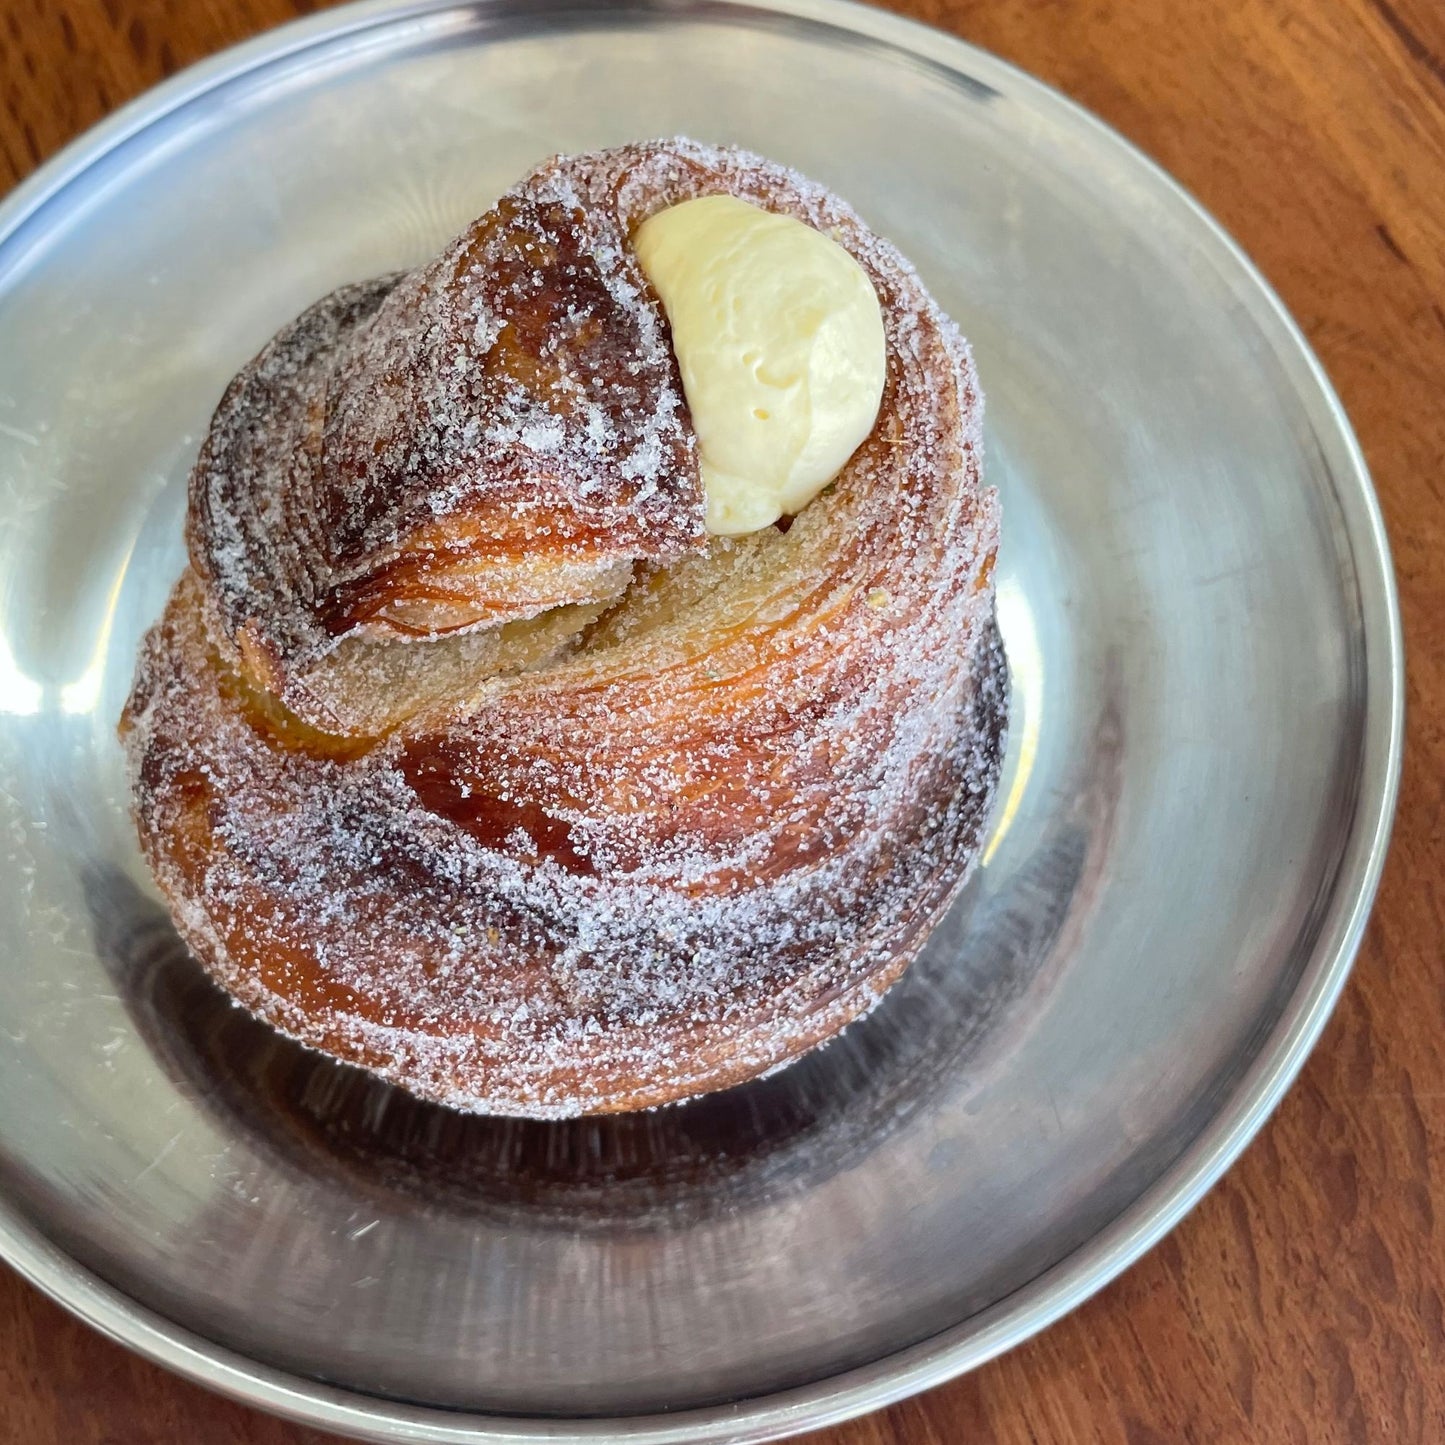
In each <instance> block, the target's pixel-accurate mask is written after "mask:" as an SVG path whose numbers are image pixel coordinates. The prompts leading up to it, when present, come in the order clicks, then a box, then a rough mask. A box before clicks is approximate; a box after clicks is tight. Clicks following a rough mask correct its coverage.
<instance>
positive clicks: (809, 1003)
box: [124, 142, 1005, 1116]
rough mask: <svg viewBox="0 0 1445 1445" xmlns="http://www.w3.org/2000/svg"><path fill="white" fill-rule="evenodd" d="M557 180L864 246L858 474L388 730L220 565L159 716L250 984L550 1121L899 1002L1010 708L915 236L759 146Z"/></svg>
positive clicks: (692, 150) (212, 907) (158, 646)
mask: <svg viewBox="0 0 1445 1445" xmlns="http://www.w3.org/2000/svg"><path fill="white" fill-rule="evenodd" d="M551 173H555V174H558V175H563V176H565V177H566V182H565V183H566V185H567V186H568V187H569V188H570V190H569V194H571V195H572V196H573V197H577V198H580V199H579V205H580V207H581V208H582V209H584V210H586V211H589V212H590V211H592V210H595V209H599V208H600V209H602V210H604V211H606V212H607V213H609V214H611V215H613V216H616V217H618V218H620V219H619V224H620V225H621V226H622V228H623V230H624V231H626V230H627V229H628V228H630V227H631V226H633V225H635V224H636V223H637V222H638V221H639V220H640V219H642V217H643V216H644V215H646V214H650V213H651V211H652V210H654V209H657V208H658V207H660V206H662V205H665V204H671V203H673V202H675V201H678V200H682V199H686V198H688V197H689V196H692V195H697V194H705V193H708V192H710V191H719V190H726V191H730V192H732V193H733V194H738V195H742V196H744V197H745V198H747V199H750V200H754V201H756V202H758V203H759V204H763V205H766V206H768V207H770V208H772V209H776V210H781V211H786V212H788V213H790V214H793V215H796V216H798V217H799V218H800V219H803V220H806V221H808V222H809V223H810V224H813V225H815V226H819V227H820V228H822V229H825V230H828V231H829V232H830V233H831V234H833V235H834V236H836V237H837V239H839V241H840V242H841V244H843V245H844V246H846V247H847V248H848V249H849V250H850V251H852V252H853V254H854V255H855V256H856V257H857V258H858V259H859V261H860V262H861V263H862V264H863V266H864V267H865V269H866V270H867V271H868V273H869V275H870V277H871V279H872V280H873V283H874V286H875V288H876V289H877V290H878V293H879V296H880V299H881V301H882V303H883V309H884V315H885V329H886V333H887V338H888V345H889V372H888V382H887V386H886V389H885V396H884V403H883V409H882V413H881V415H880V420H879V424H878V426H877V428H876V429H875V431H874V433H873V435H872V436H871V437H870V438H869V439H868V440H867V441H866V442H865V443H864V445H863V447H862V448H861V449H860V450H859V452H858V453H857V454H856V455H855V457H854V458H853V460H852V461H851V462H850V463H849V466H848V467H847V469H846V470H845V472H844V473H843V475H842V476H841V477H840V478H839V479H838V481H837V482H836V484H835V485H834V486H833V487H832V488H831V489H830V490H829V491H828V492H827V493H826V494H825V495H824V496H823V497H821V498H819V499H818V500H817V501H815V502H813V503H812V504H810V506H809V507H808V508H806V509H805V511H804V512H803V513H802V514H800V515H799V517H798V518H797V519H796V520H795V521H794V523H793V525H791V526H790V527H788V528H787V529H786V530H780V529H768V530H766V531H764V532H761V533H757V534H754V535H753V536H750V537H747V538H743V539H739V540H736V541H725V540H720V539H719V540H714V541H713V542H712V543H711V545H710V546H709V547H708V549H707V551H706V552H704V553H702V554H698V555H693V556H687V557H683V558H682V559H681V560H674V561H671V562H669V563H668V564H667V565H653V564H648V565H646V566H644V567H643V568H642V570H641V571H640V573H639V574H638V575H637V576H636V577H635V579H634V580H633V581H632V582H631V585H630V586H628V588H627V590H626V591H625V593H623V594H622V596H621V598H620V600H618V601H616V602H615V603H613V604H612V605H611V606H610V608H608V609H607V610H606V611H605V612H601V613H600V615H599V614H598V613H597V612H596V611H594V613H593V614H591V615H589V616H588V617H587V618H586V619H584V620H581V621H579V624H578V627H579V630H578V631H574V632H571V633H569V634H568V636H567V637H566V638H564V639H563V640H562V642H561V643H560V644H558V646H556V647H554V646H553V642H552V640H550V639H549V640H547V641H546V642H545V644H543V643H538V644H535V645H531V647H530V651H528V652H527V656H526V659H525V660H524V661H523V662H521V663H519V664H518V665H517V666H516V667H514V668H513V669H512V670H511V671H510V672H509V673H507V674H506V675H500V674H493V675H490V676H470V675H468V673H467V668H466V666H465V663H463V664H461V665H460V666H459V672H458V678H459V681H458V682H457V684H456V685H451V684H449V685H448V686H447V687H444V688H439V689H437V690H436V691H435V692H434V693H432V694H428V693H427V692H426V689H424V688H423V689H421V690H420V692H419V694H418V698H417V700H416V701H415V704H414V705H413V706H412V707H411V708H410V709H409V710H406V712H407V715H406V716H405V717H404V718H400V719H398V718H395V717H391V716H387V718H386V719H385V725H384V726H377V727H375V728H374V729H373V730H372V731H368V730H367V729H365V728H356V727H352V728H350V729H349V730H347V729H336V728H325V727H323V728H320V729H318V728H316V727H315V726H314V725H313V724H312V723H311V721H310V720H308V719H304V718H302V717H300V716H298V715H297V713H296V711H295V710H294V708H292V707H288V706H286V705H285V703H286V702H289V698H287V699H285V700H284V701H283V700H278V697H277V696H276V691H275V690H274V689H270V690H268V687H267V686H266V679H265V678H264V677H261V678H258V677H257V675H256V674H255V672H254V671H253V670H252V669H250V668H248V667H247V666H246V665H245V662H244V658H243V656H242V653H241V652H239V651H238V650H237V648H236V647H235V646H234V645H233V643H232V642H231V641H230V639H229V637H228V635H227V633H226V629H225V627H224V625H218V624H217V623H216V622H215V620H214V616H213V612H214V607H215V599H214V594H215V590H216V584H215V582H214V579H213V578H212V577H209V576H207V577H206V578H205V579H204V580H202V578H201V577H199V576H197V575H194V574H193V575H189V576H188V577H187V578H186V579H184V580H183V581H182V583H181V585H180V587H179V588H178V589H177V592H176V595H175V596H174V597H173V599H172V602H171V605H170V607H169V609H168V611H167V614H166V617H165V619H164V620H163V622H162V623H161V625H160V626H159V627H158V628H157V629H156V630H155V631H154V632H153V633H152V635H151V636H150V637H149V638H148V639H147V643H146V645H145V648H144V651H143V655H142V659H141V665H140V669H139V672H138V678H137V684H136V690H135V693H134V695H133V696H132V699H131V701H130V704H129V706H128V708H127V715H126V721H125V724H124V726H125V730H126V733H127V742H128V747H129V750H130V754H131V758H132V763H133V766H134V769H135V775H136V807H137V816H138V819H139V823H140V830H141V837H142V841H143V844H144V846H145V848H146V852H147V856H148V858H149V860H150V862H151V864H152V866H153V867H154V869H155V871H156V875H157V877H158V879H159V880H160V882H161V886H162V888H163V889H164V890H165V891H166V893H167V895H168V897H169V899H170V901H171V904H172V908H173V911H174V912H175V914H176V917H177V920H178V923H179V925H180V927H181V929H182V932H183V933H184V935H185V937H186V938H187V941H188V942H189V943H190V944H191V946H192V947H193V948H194V949H195V950H196V951H197V953H198V954H199V955H200V957H201V958H202V960H203V962H205V963H206V965H207V966H208V967H209V968H210V969H211V970H212V972H214V973H215V974H216V976H217V977H218V978H219V979H220V980H221V981H222V982H223V983H224V984H225V985H226V986H227V987H228V988H229V989H231V991H232V992H233V993H234V994H235V995H236V996H237V997H238V998H239V999H241V1001H242V1002H244V1003H245V1004H247V1006H248V1007H250V1008H251V1009H253V1010H254V1011H255V1012H257V1013H259V1014H260V1015H261V1016H262V1017H264V1018H266V1019H268V1020H269V1021H270V1022H272V1023H273V1024H275V1025H276V1026H277V1027H279V1028H281V1029H282V1030H284V1031H285V1032H287V1033H290V1034H292V1035H293V1036H295V1037H297V1038H300V1039H302V1040H303V1041H304V1042H307V1043H310V1044H313V1045H314V1046H316V1047H319V1048H323V1049H326V1050H327V1051H329V1052H331V1053H334V1054H336V1055H337V1056H339V1057H342V1058H345V1059H348V1060H350V1061H352V1062H355V1063H359V1064H362V1065H363V1066H365V1067H368V1068H372V1069H374V1070H375V1071H377V1072H378V1073H381V1074H384V1075H385V1076H386V1077H388V1078H391V1079H393V1080H394V1081H396V1082H398V1083H401V1084H403V1085H405V1086H406V1087H408V1088H410V1089H412V1090H413V1091H414V1092H417V1093H419V1094H422V1095H423V1096H425V1097H428V1098H433V1099H436V1100H438V1101H440V1102H444V1103H448V1104H451V1105H454V1106H456V1107H462V1108H472V1109H481V1110H488V1111H493V1112H505V1113H518V1114H533V1115H540V1116H546V1115H556V1114H565V1113H576V1112H588V1111H605V1110H616V1109H626V1108H638V1107H644V1106H649V1105H654V1104H659V1103H664V1102H667V1101H669V1100H672V1099H679V1098H684V1097H687V1096H689V1095H691V1094H695V1093H699V1092H703V1091H706V1090H709V1089H715V1088H720V1087H724V1086H726V1085H729V1084H732V1083H736V1082H739V1081H741V1080H742V1079H745V1078H748V1077H751V1076H753V1075H755V1074H757V1073H759V1072H762V1071H765V1070H767V1069H770V1068H773V1067H776V1066H778V1065H780V1064H782V1063H785V1062H786V1061H787V1060H788V1059H790V1058H793V1057H795V1056H796V1055H797V1054H799V1053H801V1052H802V1051H804V1050H805V1049H807V1048H810V1047H812V1046H813V1045H814V1044H816V1043H818V1042H820V1041H821V1040H822V1039H825V1038H827V1037H829V1036H831V1035H832V1034H833V1033H835V1032H836V1031H837V1030H838V1029H839V1028H840V1027H842V1026H843V1025H844V1024H846V1023H847V1022H848V1021H849V1020H850V1019H851V1018H853V1017H855V1016H856V1015H857V1014H858V1013H860V1012H862V1011H863V1010H865V1009H866V1008H867V1007H869V1006H870V1005H871V1004H872V1003H873V1002H875V1001H876V1000H877V998H878V997H879V996H880V995H881V994H882V992H883V991H884V989H886V987H887V986H888V985H889V984H890V983H891V982H892V981H893V980H894V979H895V978H896V977H897V976H898V974H899V973H901V972H902V970H903V968H904V967H906V965H907V962H908V961H909V959H911V958H912V957H913V955H914V954H915V953H916V952H917V950H918V948H919V947H921V945H922V942H923V940H924V938H925V937H926V935H927V931H928V929H929V927H930V926H931V924H932V921H933V920H934V918H935V917H936V916H937V914H938V912H939V911H940V910H941V909H942V908H943V907H945V906H946V904H947V903H948V901H949V899H950V898H951V897H952V896H953V893H954V892H955V891H956V889H957V887H958V886H959V884H960V883H961V881H962V879H963V877H964V876H965V874H966V872H967V870H968V868H969V866H970V865H971V864H972V862H973V859H974V857H975V856H976V851H977V847H978V843H979V835H980V830H981V828H982V826H983V822H984V820H985V817H986V814H987V810H988V806H989V803H990V801H991V798H992V794H993V791H994V787H995V784H996V781H997V776H998V768H999V753H1000V746H1001V738H1002V731H1003V725H1004V717H1005V696H1004V694H1005V676H1004V669H1003V664H1002V657H1001V653H1000V651H999V649H998V645H997V636H996V632H995V629H994V627H993V621H992V618H993V605H992V583H991V569H992V563H993V557H994V553H995V549H996V545H997V507H996V502H995V500H994V498H993V495H992V493H990V492H988V491H986V490H985V489H984V488H983V487H982V485H981V481H980V476H979V466H978V462H979V458H978V449H979V437H978V418H979V406H980V403H979V398H978V393H977V384H976V380H975V377H974V373H973V369H972V364H971V361H970V360H969V357H968V353H967V350H966V348H965V347H964V345H963V343H962V341H961V339H960V338H959V337H958V335H957V333H956V331H954V329H953V328H952V326H951V324H950V323H949V322H948V321H947V319H946V318H945V317H944V316H943V315H942V313H941V312H939V311H938V309H937V307H936V306H935V305H934V303H933V302H932V301H931V300H930V299H929V298H928V296H927V294H926V293H925V292H924V291H923V289H922V287H921V285H920V284H919V282H918V280H917V278H916V277H915V276H914V275H913V273H912V271H911V270H909V268H908V267H907V265H906V263H904V262H903V261H902V259H901V258H900V257H899V256H898V254H897V252H896V251H894V250H893V248H892V247H890V246H888V245H887V244H886V243H884V242H881V241H879V240H878V239H877V238H876V237H874V236H873V235H872V234H871V233H870V232H868V231H867V229H866V228H865V227H864V226H863V225H862V223H861V222H860V221H859V220H858V218H857V217H856V216H854V215H853V213H852V212H851V211H849V210H848V209H847V208H846V207H844V206H843V205H841V203H839V202H837V201H836V200H834V199H833V198H832V197H830V196H828V195H827V194H826V193H825V192H823V191H822V190H821V189H820V188H818V187H816V186H813V185H811V184H810V183H808V182H806V181H804V180H802V179H801V178H800V177H797V176H795V175H793V174H791V173H789V172H786V171H784V170H782V169H781V168H779V167H776V166H773V165H771V164H769V163H767V162H764V161H760V160H758V159H757V158H755V157H749V156H745V155H742V154H740V153H737V152H731V151H717V150H708V149H706V148H703V147H699V146H695V145H692V144H691V143H687V142H666V143H655V144H651V145H646V146H634V147H626V148H623V149H622V150H620V151H616V152H604V153H601V154H600V155H598V156H592V157H583V158H579V159H578V160H575V161H570V162H559V163H553V164H552V165H551V166H549V167H543V168H542V169H541V170H540V171H539V172H538V173H537V174H536V176H534V177H533V178H531V180H530V181H529V182H528V183H527V184H529V185H532V186H536V187H543V188H545V185H546V184H547V183H546V182H545V180H543V179H539V178H545V177H546V176H548V175H549V174H551ZM377 314H378V315H379V314H380V313H377ZM479 635H484V634H479ZM569 642H570V644H571V645H570V646H569V645H568V643H569ZM374 645H381V644H374ZM389 646H390V648H391V651H392V652H393V653H395V652H403V653H405V654H407V656H408V658H419V659H421V660H422V663H424V662H425V659H426V657H427V655H428V650H429V649H432V648H446V647H448V646H455V644H449V643H448V642H447V641H445V640H444V641H442V642H439V643H430V642H423V643H415V644H404V643H393V644H389ZM549 649H551V650H549ZM513 655H514V656H518V657H519V656H521V654H520V653H515V654H513ZM370 665H371V661H370V659H369V658H368V659H367V660H365V661H363V663H362V664H361V665H360V672H361V674H362V680H363V683H364V679H365V674H366V672H367V670H368V667H369V666H370ZM409 665H410V664H409ZM417 665H418V666H420V665H421V664H417ZM322 666H323V667H333V668H334V667H335V666H337V662H336V659H335V657H333V658H332V660H331V661H330V662H323V664H322ZM480 670H485V669H480ZM363 690H364V689H363ZM383 711H385V710H384V709H383Z"/></svg>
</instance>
